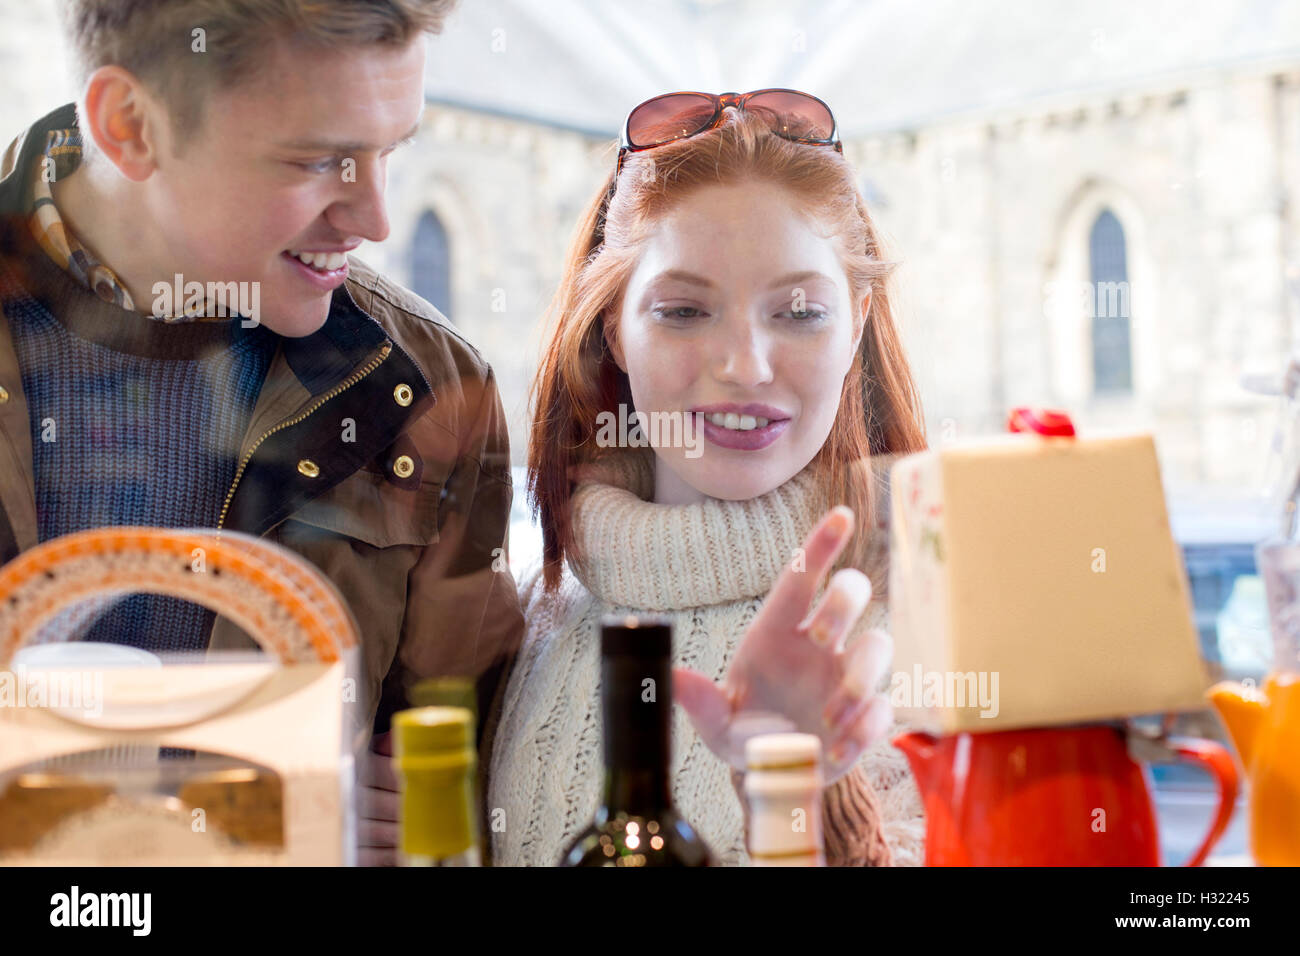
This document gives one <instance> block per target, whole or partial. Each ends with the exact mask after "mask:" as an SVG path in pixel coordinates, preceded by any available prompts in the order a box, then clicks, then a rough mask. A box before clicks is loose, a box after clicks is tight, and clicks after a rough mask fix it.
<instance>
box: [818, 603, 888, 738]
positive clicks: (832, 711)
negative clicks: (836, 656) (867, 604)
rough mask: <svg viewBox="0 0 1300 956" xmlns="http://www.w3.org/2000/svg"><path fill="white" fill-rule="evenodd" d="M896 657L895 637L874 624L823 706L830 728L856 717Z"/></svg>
mask: <svg viewBox="0 0 1300 956" xmlns="http://www.w3.org/2000/svg"><path fill="white" fill-rule="evenodd" d="M893 657H894V639H893V638H892V637H890V636H889V632H888V631H882V630H881V629H880V628H872V629H871V630H869V631H867V633H866V634H864V635H863V636H862V640H860V641H858V643H857V644H856V645H854V647H853V649H852V650H851V651H849V652H848V655H847V656H846V657H845V661H844V676H843V677H842V678H841V679H840V685H839V686H838V687H837V688H835V690H834V691H833V692H832V693H831V696H830V699H829V700H828V701H827V702H826V707H825V708H824V709H823V710H822V720H823V721H824V722H825V724H826V726H827V727H828V728H830V729H831V730H832V731H836V730H838V729H839V728H841V727H843V726H845V725H847V724H848V722H849V721H850V720H852V719H854V718H855V717H856V713H857V711H859V710H860V709H861V708H860V707H859V706H858V705H861V704H862V703H863V702H865V701H867V700H869V699H870V698H871V696H872V695H873V694H875V693H876V691H877V690H878V689H879V687H880V683H881V678H882V677H884V676H885V671H886V669H887V668H888V667H889V662H890V661H891V660H893Z"/></svg>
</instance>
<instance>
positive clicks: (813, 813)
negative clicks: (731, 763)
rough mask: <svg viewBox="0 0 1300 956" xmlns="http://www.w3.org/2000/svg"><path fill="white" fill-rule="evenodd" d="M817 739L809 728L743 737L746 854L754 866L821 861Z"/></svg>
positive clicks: (823, 861) (817, 863)
mask: <svg viewBox="0 0 1300 956" xmlns="http://www.w3.org/2000/svg"><path fill="white" fill-rule="evenodd" d="M821 754H822V743H821V740H819V739H818V738H817V737H816V736H815V735H813V734H793V733H781V734H759V735H758V736H755V737H750V738H749V740H747V741H746V742H745V766H746V773H745V796H746V798H747V801H748V803H749V858H750V860H751V861H752V863H753V864H754V866H825V865H826V855H825V849H824V845H823V838H822V813H821V806H822V786H823V782H822V770H821Z"/></svg>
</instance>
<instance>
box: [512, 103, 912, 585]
mask: <svg viewBox="0 0 1300 956" xmlns="http://www.w3.org/2000/svg"><path fill="white" fill-rule="evenodd" d="M741 182H766V183H771V184H774V185H777V186H780V187H782V188H784V189H786V190H787V191H788V192H789V193H790V194H791V195H793V196H794V197H795V198H796V199H797V200H798V203H799V207H800V208H802V209H804V210H806V211H807V214H808V215H809V216H810V217H811V218H813V219H814V220H815V221H817V222H818V223H819V224H821V225H822V227H823V228H824V229H827V230H829V234H830V235H831V236H832V237H833V239H834V241H835V242H836V244H837V246H838V248H839V252H840V258H841V262H842V264H843V266H844V272H845V275H846V276H847V277H848V281H849V292H850V300H851V301H853V302H855V303H860V302H861V301H862V299H863V298H864V297H865V296H866V294H867V291H868V290H870V292H871V307H870V310H869V311H868V314H867V316H866V323H865V326H864V328H863V333H862V340H861V343H860V345H859V347H858V351H857V354H856V356H855V357H854V361H853V365H852V366H851V368H850V370H849V374H848V375H847V376H846V377H845V379H844V389H843V392H842V394H841V397H840V410H839V413H838V414H837V416H836V420H835V424H834V426H833V427H832V428H831V432H830V435H829V436H828V437H827V439H826V442H825V444H824V445H823V446H822V449H821V451H820V452H819V453H818V454H817V456H816V457H815V458H814V459H813V461H812V463H811V465H810V467H811V468H814V469H816V472H817V474H818V475H819V476H820V477H821V480H822V487H823V489H824V491H825V494H826V497H827V500H828V501H831V502H843V503H844V504H847V505H848V506H849V507H851V508H852V509H853V510H854V513H855V514H856V515H857V517H858V522H857V524H858V527H859V528H860V529H863V528H865V529H870V528H873V527H874V526H875V494H874V489H873V487H872V476H871V475H872V473H871V469H870V468H869V467H867V468H864V467H862V466H863V463H865V462H867V461H869V459H870V456H872V455H881V454H891V453H905V452H914V451H920V450H922V449H923V448H925V444H926V442H925V425H924V419H923V417H922V412H921V402H920V397H919V395H918V393H917V390H916V385H915V383H914V382H913V380H912V373H911V369H910V368H909V367H908V363H907V358H906V356H905V355H904V353H903V347H902V343H901V341H900V339H899V335H898V330H897V329H896V328H895V326H894V318H893V313H892V310H891V306H890V299H889V291H888V289H887V283H886V279H887V278H888V276H889V274H890V272H891V271H892V270H893V268H894V263H892V262H888V261H886V260H885V258H884V257H883V256H882V255H881V248H880V241H879V239H878V237H877V232H876V228H875V226H874V225H873V223H872V221H871V216H870V214H869V213H868V211H867V206H866V203H865V202H864V200H863V198H862V194H861V192H860V190H859V189H858V186H857V182H856V179H855V174H854V171H853V168H852V166H850V164H849V163H848V161H847V160H845V158H844V157H843V155H841V154H840V153H839V152H837V151H835V150H833V149H830V148H829V147H824V146H809V145H803V144H799V143H794V142H791V141H790V140H787V139H783V138H781V137H779V136H775V135H773V134H772V133H771V132H770V131H769V129H768V127H767V125H766V124H765V123H764V122H762V121H761V120H760V119H759V118H758V117H756V116H754V115H753V114H750V113H747V112H743V111H737V110H734V109H728V110H727V111H726V116H725V119H724V121H723V123H722V125H720V126H718V127H717V128H716V129H713V130H710V131H708V132H706V133H702V134H700V135H698V136H693V137H690V138H687V139H683V140H679V141H677V142H674V143H669V144H667V145H664V146H660V147H657V148H655V149H652V150H648V151H645V152H641V153H631V154H629V155H628V157H627V160H626V162H624V164H623V171H622V173H621V174H620V175H619V176H618V180H617V189H615V181H614V175H613V174H611V175H610V177H609V179H608V180H606V182H605V184H604V185H603V186H602V187H601V190H600V193H599V194H598V195H597V196H596V197H595V198H594V199H593V200H592V202H591V203H590V205H589V206H588V208H587V210H586V212H585V213H584V215H583V217H582V220H581V221H580V222H579V224H578V227H577V230H576V232H575V234H574V237H573V240H572V243H571V245H570V247H569V252H568V255H567V257H566V261H565V265H564V274H563V277H562V279H561V281H560V286H559V289H558V290H557V291H556V294H555V298H554V300H553V301H552V303H551V307H550V310H549V313H548V335H547V336H546V339H545V343H544V345H543V348H542V359H541V363H540V365H539V366H538V370H537V375H536V377H535V378H534V380H533V385H532V390H531V395H532V402H533V425H532V436H531V441H530V443H529V449H528V494H529V498H530V501H531V502H532V505H533V508H534V510H535V512H536V513H537V515H538V518H539V520H540V522H541V527H542V542H543V559H544V566H543V567H544V580H545V585H546V588H547V589H553V588H554V587H556V586H557V585H558V584H559V581H560V574H561V570H562V568H563V564H564V560H565V557H566V556H567V555H572V554H573V552H574V549H575V546H576V542H575V537H574V529H573V523H572V513H571V509H570V503H569V496H570V493H571V491H572V488H571V486H570V481H569V469H570V467H571V466H573V465H575V464H579V463H582V462H586V461H590V460H592V459H594V458H596V457H598V456H599V454H602V453H607V452H605V451H604V449H601V448H599V447H598V446H597V444H596V429H597V423H598V421H599V420H600V419H598V417H597V416H598V415H599V414H600V413H601V412H610V413H613V414H615V415H617V413H618V407H619V405H620V404H622V405H625V406H626V407H627V408H628V409H631V408H632V407H633V403H632V393H631V388H630V386H629V384H628V380H627V376H626V375H625V374H624V373H623V372H622V371H621V370H620V369H619V367H618V366H617V365H616V364H615V362H614V358H613V355H612V354H611V352H610V351H609V349H608V347H607V345H606V340H605V336H606V335H607V334H610V335H613V334H617V329H616V327H615V325H614V323H610V328H609V329H606V328H605V322H604V321H603V319H604V317H605V316H606V315H616V314H617V312H616V308H617V306H618V304H619V302H620V299H621V296H622V292H623V289H624V288H625V286H626V284H627V280H628V278H629V277H630V276H631V274H632V271H633V269H634V267H635V265H636V261H637V256H638V253H639V249H640V245H641V242H642V241H643V240H644V239H645V237H646V236H647V235H648V234H649V232H650V230H651V228H652V227H653V226H654V224H655V223H656V222H657V221H658V219H659V218H660V217H662V216H663V214H664V213H665V212H666V211H667V210H668V209H670V208H671V207H672V206H673V204H675V203H678V202H681V201H682V200H683V198H684V197H686V196H687V195H688V194H689V193H690V192H691V190H693V189H697V188H699V187H702V186H710V185H724V184H729V183H741ZM611 192H612V196H611ZM867 539H868V534H866V533H863V532H862V531H861V530H859V531H858V532H855V534H854V536H853V540H851V541H850V542H849V547H848V548H847V549H846V551H845V559H844V560H843V561H842V562H841V563H844V564H851V565H853V566H856V567H865V563H866V559H867V550H868V540H867Z"/></svg>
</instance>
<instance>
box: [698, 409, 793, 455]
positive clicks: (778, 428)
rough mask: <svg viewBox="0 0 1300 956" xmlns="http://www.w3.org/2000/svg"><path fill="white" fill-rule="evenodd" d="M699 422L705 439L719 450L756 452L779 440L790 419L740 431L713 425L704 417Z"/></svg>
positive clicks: (701, 416)
mask: <svg viewBox="0 0 1300 956" xmlns="http://www.w3.org/2000/svg"><path fill="white" fill-rule="evenodd" d="M699 421H700V422H701V423H702V425H703V430H704V437H705V438H707V439H708V440H709V441H710V442H712V443H713V444H715V445H717V446H719V447H720V448H730V449H733V450H736V451H758V450H759V449H762V448H766V447H767V446H768V445H770V444H772V442H774V441H776V440H777V439H778V438H780V437H781V435H782V433H783V432H784V431H785V430H786V428H788V427H789V425H790V419H788V418H782V419H778V420H777V421H771V422H768V423H767V424H766V425H764V426H763V427H761V428H750V429H745V430H740V429H735V428H726V427H724V426H722V425H715V424H713V422H711V421H709V419H708V418H707V417H706V416H704V415H700V416H699Z"/></svg>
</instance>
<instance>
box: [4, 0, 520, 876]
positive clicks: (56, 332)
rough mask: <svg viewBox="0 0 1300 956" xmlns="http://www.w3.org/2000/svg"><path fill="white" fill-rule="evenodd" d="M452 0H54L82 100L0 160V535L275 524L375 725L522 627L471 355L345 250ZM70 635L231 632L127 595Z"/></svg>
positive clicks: (178, 640)
mask: <svg viewBox="0 0 1300 956" xmlns="http://www.w3.org/2000/svg"><path fill="white" fill-rule="evenodd" d="M453 3H454V0H375V2H369V3H365V4H359V3H355V2H352V0H314V2H311V3H307V2H304V0H252V2H243V3H238V4H236V3H230V2H220V0H66V3H65V10H64V15H65V21H66V24H67V27H68V30H69V36H70V40H71V44H72V53H73V58H74V61H75V62H76V64H77V66H78V82H79V88H80V96H79V98H78V100H77V102H76V103H75V104H72V103H69V104H67V105H65V106H63V107H61V108H59V109H57V110H55V111H54V112H52V113H50V114H48V115H47V116H44V117H42V118H41V119H39V120H37V121H36V122H35V123H34V124H33V125H32V126H31V127H29V128H28V129H27V130H25V131H24V132H23V133H22V134H21V135H19V137H18V138H17V139H16V140H15V141H14V142H13V143H12V144H11V145H10V146H9V149H8V150H7V151H6V152H5V154H4V156H3V160H2V161H0V304H2V305H3V310H4V321H3V322H0V432H3V435H4V441H3V442H0V561H7V560H9V559H10V558H12V557H13V556H14V555H15V554H17V553H18V552H20V551H22V550H24V549H27V548H30V547H33V546H34V545H36V544H37V543H39V542H40V541H44V540H46V539H49V538H52V537H55V536H57V535H61V534H67V533H70V532H73V531H78V530H81V529H84V528H88V527H94V526H101V525H114V524H144V525H156V526H170V527H208V528H222V529H228V530H231V531H242V532H247V533H249V534H254V535H260V536H264V537H267V538H269V539H271V540H274V541H277V542H279V543H280V544H282V545H285V546H287V547H288V548H290V549H292V550H294V551H296V552H298V553H299V554H301V555H303V556H305V557H306V558H307V559H308V560H310V561H311V562H312V563H313V564H315V565H316V566H317V567H318V568H320V569H321V570H322V571H323V572H324V573H325V574H326V575H328V576H329V577H330V578H331V579H332V580H333V582H334V584H335V585H337V586H338V588H339V590H340V591H341V592H342V594H343V596H344V598H345V599H346V600H347V602H348V604H349V605H350V607H351V608H352V611H353V613H354V615H355V617H356V620H357V622H358V624H359V625H360V628H361V637H362V652H363V674H364V678H365V683H366V686H365V687H364V688H362V691H363V693H364V694H365V695H366V696H365V699H366V700H368V701H369V703H370V714H369V718H370V720H373V721H374V728H375V730H376V731H379V732H383V731H385V730H386V729H387V723H388V719H389V716H390V715H391V713H392V712H393V710H395V709H398V708H400V707H402V706H404V705H405V704H406V693H407V691H408V690H409V689H410V686H411V685H412V683H413V682H414V681H415V680H418V679H420V678H425V677H431V676H440V675H461V676H468V677H471V678H473V679H474V680H475V681H476V682H477V690H478V694H479V701H480V708H481V712H484V713H486V711H487V704H488V702H489V701H490V700H491V699H492V695H493V694H494V691H495V689H496V687H497V686H498V684H499V681H500V676H501V673H502V671H503V669H504V667H505V666H506V665H507V663H508V662H509V660H510V658H511V656H512V654H513V652H514V650H515V649H516V647H517V645H518V642H519V639H520V636H521V634H522V615H521V613H520V610H519V605H518V600H517V597H516V594H515V584H514V581H513V579H512V577H511V575H510V572H509V570H508V567H507V565H506V563H505V552H504V548H505V546H506V529H507V524H508V516H509V511H510V502H511V485H510V470H509V465H510V456H509V449H508V444H507V436H506V425H505V420H504V416H503V413H502V408H501V402H500V399H499V397H498V393H497V389H496V385H495V382H494V378H493V374H492V370H491V368H490V367H489V366H488V364H487V363H486V362H485V361H484V360H483V358H482V357H481V356H480V355H479V353H478V352H477V351H475V349H474V348H473V347H472V346H470V345H469V343H468V342H466V341H465V340H464V339H462V338H461V337H460V336H459V335H458V334H457V333H455V332H454V331H451V330H450V329H449V328H448V326H447V325H446V324H445V321H444V319H443V317H442V316H441V315H439V314H438V313H437V312H436V311H435V310H434V309H433V308H432V307H431V306H429V305H428V303H426V302H424V301H423V300H421V299H419V298H418V297H417V296H415V295H414V294H412V293H410V292H408V291H406V290H405V289H403V288H401V287H399V286H397V285H396V284H394V283H392V282H391V281H389V280H387V279H385V278H384V277H383V276H381V275H378V274H376V273H375V272H374V271H373V270H371V269H370V268H368V267H366V266H365V265H364V264H363V263H361V262H360V261H359V260H357V259H354V258H350V257H348V256H347V255H346V254H347V253H348V252H349V251H350V250H352V249H353V248H355V247H356V246H357V245H359V244H360V243H361V242H362V241H363V240H371V241H374V242H379V241H382V240H383V239H384V238H385V237H386V236H387V235H388V232H389V224H388V218H387V215H386V213H385V210H384V195H383V194H384V185H385V169H386V164H387V158H388V156H389V155H390V153H391V152H392V151H393V150H394V149H395V148H397V147H398V146H399V145H401V144H402V143H403V141H405V140H408V139H409V138H410V137H411V136H413V134H414V133H415V131H416V130H417V129H418V127H419V123H420V116H421V112H422V109H423V104H424V92H423V78H424V59H425V52H424V51H425V43H424V40H425V36H426V34H431V33H437V32H439V31H440V29H441V26H442V23H443V21H444V19H445V17H446V15H447V13H448V12H449V9H450V7H451V6H452V4H453ZM192 282H193V283H199V286H198V287H197V288H198V289H199V290H201V291H202V294H201V295H194V296H192V295H191V294H190V292H189V291H188V290H186V285H187V284H189V283H192ZM191 288H194V287H191ZM175 290H180V291H181V294H179V295H178V294H175ZM236 305H237V306H238V308H237V309H236V308H235V306H236ZM88 639H101V640H111V641H115V642H118V643H127V644H134V645H137V646H140V647H143V648H146V649H155V650H186V649H189V650H201V649H203V648H206V647H238V646H244V645H245V644H246V642H247V641H248V638H247V637H246V636H245V635H243V633H242V632H240V631H239V630H238V629H236V628H235V627H233V625H231V624H230V622H228V621H225V620H224V619H218V620H216V621H215V622H214V615H213V614H212V613H211V612H209V611H206V610H205V609H203V608H199V607H197V606H195V605H191V604H188V603H187V602H184V601H180V600H172V599H163V598H160V597H156V596H149V595H137V596H133V597H131V598H129V599H128V600H126V601H123V602H121V603H119V604H117V605H116V606H114V607H113V608H112V609H111V610H110V611H109V612H108V613H107V614H106V615H105V616H104V617H103V618H102V619H101V620H100V621H99V623H98V624H96V625H95V629H94V631H93V632H92V633H91V634H90V635H88ZM377 739H378V740H379V741H381V743H379V744H378V745H377V747H376V749H378V750H383V749H384V747H383V744H382V741H383V739H384V738H383V737H379V738H377ZM483 765H484V766H486V765H487V761H486V760H484V761H483ZM363 780H364V782H365V783H366V784H368V785H369V787H370V788H374V789H369V788H368V789H367V794H368V797H369V799H368V800H367V801H366V803H365V806H364V807H363V811H362V814H363V816H364V817H367V818H370V819H369V821H368V822H366V821H363V826H362V833H361V837H362V841H361V842H362V845H363V846H366V845H370V846H372V847H376V848H389V847H391V845H392V842H393V838H394V835H395V824H394V823H393V821H395V820H396V814H395V808H396V803H395V799H394V796H393V794H391V793H390V792H386V791H390V790H391V789H392V786H393V785H392V779H391V775H390V774H389V773H388V772H387V762H386V759H385V758H382V757H372V759H371V763H370V764H369V765H367V767H366V768H364V770H363ZM380 791H385V792H380ZM389 859H391V854H390V852H389V851H388V850H387V849H376V850H374V851H372V852H369V853H368V852H366V851H363V853H362V861H363V862H384V861H387V860H389Z"/></svg>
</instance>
